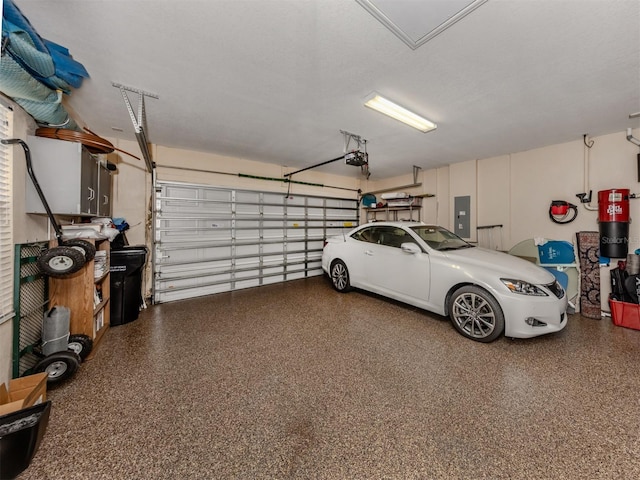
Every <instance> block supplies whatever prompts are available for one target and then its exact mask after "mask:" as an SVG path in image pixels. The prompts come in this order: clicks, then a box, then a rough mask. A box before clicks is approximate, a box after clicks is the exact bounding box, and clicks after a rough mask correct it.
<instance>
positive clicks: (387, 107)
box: [364, 93, 438, 133]
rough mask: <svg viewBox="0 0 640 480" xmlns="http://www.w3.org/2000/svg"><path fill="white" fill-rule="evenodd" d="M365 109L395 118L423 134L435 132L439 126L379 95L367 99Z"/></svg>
mask: <svg viewBox="0 0 640 480" xmlns="http://www.w3.org/2000/svg"><path fill="white" fill-rule="evenodd" d="M364 105H365V107H369V108H372V109H374V110H377V111H378V112H380V113H384V114H385V115H388V116H390V117H391V118H395V119H396V120H399V121H401V122H402V123H405V124H407V125H409V126H411V127H413V128H417V129H418V130H420V131H421V132H425V133H426V132H430V131H431V130H435V129H436V128H437V127H438V126H437V125H436V124H435V123H433V122H432V121H430V120H427V119H426V118H424V117H421V116H420V115H417V114H415V113H413V112H411V111H409V110H407V109H406V108H404V107H401V106H400V105H397V104H395V103H393V102H392V101H391V100H387V99H386V98H384V97H382V96H380V95H379V94H377V93H372V94H371V95H369V96H368V97H367V100H366V101H365V104H364Z"/></svg>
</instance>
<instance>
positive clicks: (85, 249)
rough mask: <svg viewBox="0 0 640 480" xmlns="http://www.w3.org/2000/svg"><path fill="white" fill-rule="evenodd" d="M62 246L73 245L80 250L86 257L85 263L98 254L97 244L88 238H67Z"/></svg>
mask: <svg viewBox="0 0 640 480" xmlns="http://www.w3.org/2000/svg"><path fill="white" fill-rule="evenodd" d="M61 246H64V247H71V248H75V249H76V250H78V251H79V252H80V253H81V254H82V256H83V257H84V262H85V263H87V262H90V261H91V260H93V257H95V256H96V246H95V245H94V244H93V243H91V242H87V241H86V240H82V239H79V238H72V239H71V240H65V242H64V243H63V244H62V245H61Z"/></svg>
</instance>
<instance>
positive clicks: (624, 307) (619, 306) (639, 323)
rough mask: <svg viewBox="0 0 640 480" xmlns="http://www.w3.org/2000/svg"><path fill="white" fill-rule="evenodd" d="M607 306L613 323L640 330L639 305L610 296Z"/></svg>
mask: <svg viewBox="0 0 640 480" xmlns="http://www.w3.org/2000/svg"><path fill="white" fill-rule="evenodd" d="M609 306H610V307H611V318H612V320H613V324H614V325H617V326H619V327H626V328H632V329H634V330H640V305H637V304H635V303H627V302H619V301H618V300H614V299H613V298H610V299H609Z"/></svg>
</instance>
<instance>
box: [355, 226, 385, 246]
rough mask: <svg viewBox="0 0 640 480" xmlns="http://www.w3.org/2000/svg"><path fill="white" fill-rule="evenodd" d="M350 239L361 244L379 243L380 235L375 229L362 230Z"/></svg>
mask: <svg viewBox="0 0 640 480" xmlns="http://www.w3.org/2000/svg"><path fill="white" fill-rule="evenodd" d="M351 238H353V239H355V240H359V241H361V242H368V243H379V241H380V233H379V232H378V228H376V227H369V228H363V229H362V230H358V231H357V232H355V233H354V234H353V235H351Z"/></svg>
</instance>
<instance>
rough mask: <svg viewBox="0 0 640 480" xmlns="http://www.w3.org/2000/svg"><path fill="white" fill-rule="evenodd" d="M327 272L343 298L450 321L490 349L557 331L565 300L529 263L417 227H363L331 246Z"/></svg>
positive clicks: (441, 231)
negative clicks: (367, 296) (369, 297)
mask: <svg viewBox="0 0 640 480" xmlns="http://www.w3.org/2000/svg"><path fill="white" fill-rule="evenodd" d="M322 269H323V270H324V271H325V273H327V274H328V275H329V277H330V278H331V282H332V284H333V287H334V288H335V289H336V290H337V291H338V292H347V291H349V290H350V289H351V287H355V288H360V289H362V290H367V291H370V292H374V293H377V294H379V295H383V296H385V297H390V298H393V299H395V300H399V301H401V302H405V303H408V304H411V305H415V306H416V307H419V308H423V309H425V310H429V311H432V312H435V313H437V314H440V315H445V316H447V315H448V316H449V317H450V319H451V323H453V326H454V327H455V328H456V330H458V332H460V333H461V334H462V335H464V336H465V337H468V338H470V339H472V340H476V341H479V342H491V341H493V340H495V339H496V338H498V337H499V336H500V335H502V334H503V333H504V335H505V336H507V337H516V338H529V337H534V336H537V335H543V334H545V333H552V332H558V331H560V330H562V329H563V328H564V327H565V326H566V324H567V315H566V309H567V295H566V293H565V291H564V289H563V288H562V287H561V286H560V284H559V283H558V282H557V281H556V279H555V277H554V276H553V275H552V274H551V273H550V272H548V271H547V270H545V269H544V268H541V267H538V266H537V265H534V264H533V263H531V262H528V261H526V260H523V259H521V258H518V257H514V256H512V255H508V254H506V253H501V252H497V251H494V250H487V249H484V248H480V247H475V246H473V245H471V244H469V243H467V242H465V241H464V240H462V239H461V238H460V237H458V236H457V235H455V234H453V233H451V232H449V231H448V230H446V229H444V228H442V227H438V226H433V225H425V224H423V223H415V222H376V223H368V224H365V225H360V226H359V227H357V228H355V229H353V230H351V231H350V232H348V233H345V234H344V235H340V236H335V237H330V238H328V239H327V240H326V242H325V246H324V250H323V253H322Z"/></svg>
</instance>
